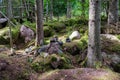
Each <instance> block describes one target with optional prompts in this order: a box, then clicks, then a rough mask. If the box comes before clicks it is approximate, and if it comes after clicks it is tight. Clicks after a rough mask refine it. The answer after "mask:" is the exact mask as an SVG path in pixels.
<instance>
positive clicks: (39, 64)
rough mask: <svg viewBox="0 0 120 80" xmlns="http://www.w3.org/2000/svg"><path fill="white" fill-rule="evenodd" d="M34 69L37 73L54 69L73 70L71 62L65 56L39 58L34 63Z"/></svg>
mask: <svg viewBox="0 0 120 80" xmlns="http://www.w3.org/2000/svg"><path fill="white" fill-rule="evenodd" d="M32 68H33V69H34V70H35V71H37V72H44V71H48V70H53V69H68V68H72V64H71V60H70V58H69V57H68V56H66V55H65V54H61V55H57V54H52V55H48V56H47V57H42V56H38V57H37V58H36V59H35V60H34V61H33V63H32Z"/></svg>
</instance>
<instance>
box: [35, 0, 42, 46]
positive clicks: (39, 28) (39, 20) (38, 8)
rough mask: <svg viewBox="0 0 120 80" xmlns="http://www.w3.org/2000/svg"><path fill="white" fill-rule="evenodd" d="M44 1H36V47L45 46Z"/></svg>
mask: <svg viewBox="0 0 120 80" xmlns="http://www.w3.org/2000/svg"><path fill="white" fill-rule="evenodd" d="M43 39H44V32H43V0H36V46H40V45H43Z"/></svg>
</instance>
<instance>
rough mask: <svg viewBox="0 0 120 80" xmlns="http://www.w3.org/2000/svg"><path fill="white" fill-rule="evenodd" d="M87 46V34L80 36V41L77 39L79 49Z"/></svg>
mask: <svg viewBox="0 0 120 80" xmlns="http://www.w3.org/2000/svg"><path fill="white" fill-rule="evenodd" d="M87 46H88V35H87V34H85V35H83V36H82V37H81V39H80V41H79V47H80V49H81V50H84V49H86V48H87Z"/></svg>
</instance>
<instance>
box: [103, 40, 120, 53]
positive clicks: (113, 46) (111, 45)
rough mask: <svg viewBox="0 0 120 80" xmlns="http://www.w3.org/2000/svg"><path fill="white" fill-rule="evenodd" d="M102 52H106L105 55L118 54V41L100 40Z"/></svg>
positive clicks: (119, 49) (119, 47)
mask: <svg viewBox="0 0 120 80" xmlns="http://www.w3.org/2000/svg"><path fill="white" fill-rule="evenodd" d="M102 50H104V51H106V52H107V53H111V52H116V53H119V52H120V43H119V42H118V41H114V40H109V39H106V38H103V39H102Z"/></svg>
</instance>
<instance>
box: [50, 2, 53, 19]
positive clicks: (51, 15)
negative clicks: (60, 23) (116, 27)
mask: <svg viewBox="0 0 120 80" xmlns="http://www.w3.org/2000/svg"><path fill="white" fill-rule="evenodd" d="M50 20H53V0H50Z"/></svg>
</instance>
